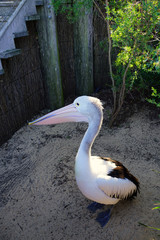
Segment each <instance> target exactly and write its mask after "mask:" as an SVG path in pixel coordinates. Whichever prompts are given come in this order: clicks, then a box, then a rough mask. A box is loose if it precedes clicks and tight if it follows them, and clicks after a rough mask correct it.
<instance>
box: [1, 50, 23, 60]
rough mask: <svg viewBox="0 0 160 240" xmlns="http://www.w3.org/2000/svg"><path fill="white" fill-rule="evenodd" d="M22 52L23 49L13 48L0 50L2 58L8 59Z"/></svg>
mask: <svg viewBox="0 0 160 240" xmlns="http://www.w3.org/2000/svg"><path fill="white" fill-rule="evenodd" d="M19 54H21V49H11V50H7V51H4V52H0V58H1V59H7V58H10V57H14V56H17V55H19Z"/></svg>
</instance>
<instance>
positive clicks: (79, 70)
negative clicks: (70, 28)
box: [74, 9, 94, 95]
mask: <svg viewBox="0 0 160 240" xmlns="http://www.w3.org/2000/svg"><path fill="white" fill-rule="evenodd" d="M84 11H85V9H84ZM74 53H75V55H74V60H75V65H74V69H75V76H76V94H77V95H82V94H90V93H92V92H93V85H94V84H93V11H92V9H90V11H86V12H85V14H84V15H82V16H81V17H80V18H79V21H77V22H76V23H75V25H74Z"/></svg>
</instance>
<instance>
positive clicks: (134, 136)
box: [0, 107, 160, 240]
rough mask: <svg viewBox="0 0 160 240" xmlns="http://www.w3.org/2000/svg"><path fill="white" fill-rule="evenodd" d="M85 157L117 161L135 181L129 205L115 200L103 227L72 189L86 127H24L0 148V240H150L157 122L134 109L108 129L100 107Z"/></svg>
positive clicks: (158, 186) (159, 138)
mask: <svg viewBox="0 0 160 240" xmlns="http://www.w3.org/2000/svg"><path fill="white" fill-rule="evenodd" d="M104 113H105V114H104V116H105V120H104V124H103V127H102V129H101V131H100V134H99V135H98V137H97V138H96V141H95V143H94V145H93V149H92V153H93V154H94V155H101V156H106V157H112V158H113V159H117V160H119V161H121V162H122V163H123V164H124V165H125V166H126V167H127V168H128V169H129V170H130V171H131V172H132V173H133V174H134V175H135V176H136V177H137V178H138V179H139V181H140V184H141V193H140V194H139V195H138V197H137V198H136V199H135V200H133V201H127V202H125V201H122V202H120V203H118V204H117V205H116V206H115V208H114V209H113V212H112V217H111V219H110V221H109V223H108V224H107V226H106V227H104V228H101V227H100V226H99V224H98V223H97V222H96V221H95V218H96V216H97V213H99V212H100V211H102V210H98V211H97V213H96V214H93V213H90V212H89V211H88V210H87V206H88V204H89V203H90V201H89V200H87V199H86V198H85V197H84V196H82V194H81V193H80V191H79V190H78V188H77V186H76V182H75V177H74V159H75V156H76V152H77V150H78V147H79V145H80V141H81V139H82V137H83V135H84V132H85V130H86V127H87V125H86V124H83V123H66V124H60V125H56V126H33V127H30V126H27V125H26V126H24V127H22V128H21V129H20V130H19V131H17V132H16V133H15V134H14V136H13V137H12V138H11V139H10V140H9V141H8V142H6V143H5V144H3V145H2V146H1V148H0V193H1V194H0V211H1V215H0V239H3V240H15V239H16V240H23V239H24V240H25V239H26V240H31V239H33V240H43V239H45V240H50V239H54V240H60V239H65V240H71V239H73V240H84V239H86V240H88V239H91V240H97V239H102V240H112V239H113V240H153V239H159V237H158V234H160V233H159V232H158V231H153V230H150V229H147V228H145V227H143V226H140V225H139V222H142V223H145V224H147V225H149V226H154V227H160V214H159V212H158V211H157V210H152V207H153V206H154V203H155V202H156V201H159V200H160V195H159V192H160V174H159V173H158V172H160V121H159V120H158V119H155V118H153V119H151V116H152V114H153V113H152V110H150V109H149V108H148V107H141V109H140V110H138V111H136V110H135V111H134V114H133V115H132V116H130V117H129V118H128V119H127V120H125V122H123V123H121V125H119V127H114V128H112V129H108V127H107V121H108V115H107V113H108V110H107V108H105V109H104Z"/></svg>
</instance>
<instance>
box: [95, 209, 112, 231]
mask: <svg viewBox="0 0 160 240" xmlns="http://www.w3.org/2000/svg"><path fill="white" fill-rule="evenodd" d="M112 209H113V205H112V206H111V208H109V209H107V211H104V212H101V213H99V214H98V216H97V218H96V221H97V222H98V223H99V224H100V225H101V227H104V226H105V225H106V224H107V223H108V221H109V219H110V217H111V210H112Z"/></svg>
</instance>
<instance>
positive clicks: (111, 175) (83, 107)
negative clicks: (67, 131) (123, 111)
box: [29, 96, 139, 227]
mask: <svg viewBox="0 0 160 240" xmlns="http://www.w3.org/2000/svg"><path fill="white" fill-rule="evenodd" d="M102 121H103V106H102V103H101V101H100V100H99V99H98V98H95V97H89V96H81V97H78V98H76V99H75V100H74V102H73V103H72V104H70V105H68V106H65V107H62V108H60V109H58V110H55V111H53V112H51V113H49V114H46V115H44V116H43V117H40V118H38V119H37V120H35V121H32V122H30V123H29V125H32V124H34V125H46V124H57V123H64V122H87V123H88V129H87V131H86V132H85V135H84V137H83V139H82V141H81V144H80V147H79V150H78V153H77V155H76V159H75V178H76V182H77V185H78V187H79V189H80V191H81V192H82V194H83V195H84V196H85V197H86V198H88V199H90V200H92V201H93V203H92V204H91V205H90V206H89V207H88V208H89V209H90V210H91V211H92V212H95V211H96V209H98V208H101V206H103V205H112V206H113V205H115V204H116V203H118V202H119V201H120V200H127V199H132V198H134V197H135V196H137V192H139V181H138V180H137V178H136V177H134V176H133V175H132V174H131V173H130V172H129V171H128V169H127V168H126V167H124V166H123V164H122V163H120V162H118V161H116V160H112V159H111V158H108V157H99V156H92V155H91V148H92V145H93V142H94V140H95V138H96V136H97V135H98V133H99V131H100V128H101V126H102ZM110 213H111V208H110V209H108V210H107V211H106V212H102V213H100V214H99V215H98V217H97V219H96V220H97V221H98V222H99V223H100V224H101V226H102V227H103V226H104V225H105V224H106V223H107V222H108V220H109V218H110Z"/></svg>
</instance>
